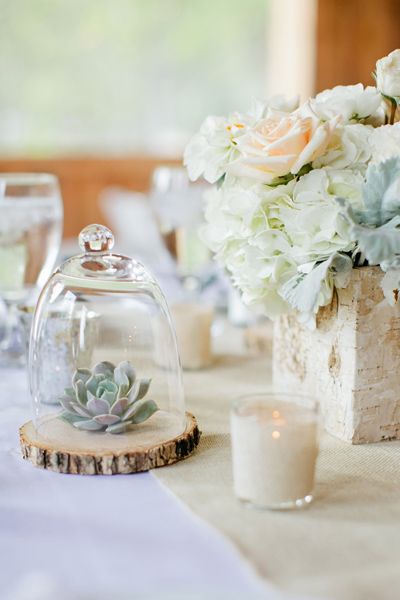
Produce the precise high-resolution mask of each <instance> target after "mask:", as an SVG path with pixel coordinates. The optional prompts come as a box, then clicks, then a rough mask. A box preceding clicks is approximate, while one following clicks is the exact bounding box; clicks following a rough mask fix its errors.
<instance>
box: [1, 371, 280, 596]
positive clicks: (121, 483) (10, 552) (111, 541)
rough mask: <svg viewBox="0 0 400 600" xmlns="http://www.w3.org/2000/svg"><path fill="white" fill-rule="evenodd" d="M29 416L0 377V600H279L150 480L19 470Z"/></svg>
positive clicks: (20, 384) (17, 383)
mask: <svg viewBox="0 0 400 600" xmlns="http://www.w3.org/2000/svg"><path fill="white" fill-rule="evenodd" d="M30 417H31V413H30V402H29V398H28V391H27V382H26V375H25V373H24V372H23V371H10V370H8V371H4V370H3V371H0V423H1V427H0V490H1V493H0V556H1V562H0V581H1V590H2V592H1V598H2V599H3V600H55V599H56V598H57V600H70V599H74V600H75V599H79V600H87V599H96V600H100V599H103V598H104V599H108V600H117V599H119V598H143V599H145V598H146V599H147V598H150V597H151V598H153V597H154V598H159V599H161V600H162V599H164V598H175V599H178V598H225V597H229V598H246V599H250V598H253V597H254V598H267V599H275V598H281V594H280V593H278V592H277V591H275V590H274V589H273V588H271V589H267V588H265V587H263V584H262V583H261V582H260V580H259V579H258V578H257V577H256V575H255V573H254V572H253V571H252V569H251V567H250V566H249V565H248V564H247V563H246V562H245V561H244V560H243V559H242V558H241V557H240V556H239V554H238V552H237V551H236V549H235V548H234V546H233V545H231V543H230V542H228V541H227V540H226V539H225V538H224V537H222V536H221V535H220V534H219V533H218V532H217V531H216V530H214V529H213V528H211V527H210V526H209V525H207V524H205V523H204V522H203V521H201V520H199V519H198V518H197V517H195V516H194V515H193V514H192V513H190V512H189V510H188V509H186V507H185V506H184V505H183V504H181V503H180V501H178V500H177V499H176V498H175V497H174V496H173V495H172V494H171V493H170V492H169V491H168V490H167V489H166V488H164V487H163V486H162V485H161V484H160V483H159V482H158V481H157V480H156V479H155V478H154V477H153V476H152V474H151V473H143V474H136V475H126V476H122V475H119V476H114V477H82V476H74V475H60V474H56V473H52V472H48V471H44V470H39V469H35V468H34V467H33V466H32V465H31V464H29V463H25V462H24V461H23V460H22V458H21V456H20V454H19V445H18V427H19V425H21V424H22V423H23V422H25V421H26V420H28V419H29V418H30ZM199 485H201V482H199ZM227 595H228V596H227Z"/></svg>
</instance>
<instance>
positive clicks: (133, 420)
mask: <svg viewBox="0 0 400 600" xmlns="http://www.w3.org/2000/svg"><path fill="white" fill-rule="evenodd" d="M150 383H151V379H137V378H136V372H135V369H134V368H133V366H132V365H131V363H130V362H129V361H124V362H121V363H119V365H117V366H115V365H113V364H112V363H110V362H101V363H98V364H97V365H96V366H95V367H94V368H93V369H92V370H91V371H90V370H89V369H78V370H77V371H75V373H74V375H73V377H72V387H70V388H66V389H65V390H64V396H62V397H61V398H60V403H61V405H62V407H63V409H64V410H63V412H62V413H61V414H60V418H61V419H63V420H64V421H67V422H68V423H71V424H72V425H73V426H74V427H76V428H77V429H84V430H86V431H106V432H108V433H122V432H124V431H126V430H127V428H128V427H129V426H130V425H136V424H138V423H143V421H146V420H147V419H148V418H149V417H151V415H152V414H154V413H155V412H156V411H157V410H158V406H157V404H156V403H155V402H154V400H145V399H144V397H145V395H146V394H147V392H148V389H149V387H150Z"/></svg>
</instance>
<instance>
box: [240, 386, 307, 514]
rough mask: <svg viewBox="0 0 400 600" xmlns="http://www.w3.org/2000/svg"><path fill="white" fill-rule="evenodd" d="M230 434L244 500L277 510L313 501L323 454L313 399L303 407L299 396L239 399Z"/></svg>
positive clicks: (256, 396)
mask: <svg viewBox="0 0 400 600" xmlns="http://www.w3.org/2000/svg"><path fill="white" fill-rule="evenodd" d="M285 399H286V398H285ZM287 400H291V398H289V396H287ZM297 400H298V401H299V402H300V401H303V402H304V400H305V399H303V398H302V399H300V398H299V399H297ZM295 402H296V403H295ZM310 402H311V401H310ZM231 434H232V462H233V478H234V491H235V495H236V496H237V497H238V498H239V499H240V500H242V501H244V502H247V503H249V504H252V505H254V506H257V507H261V508H275V509H279V508H281V509H283V508H297V507H301V506H304V505H307V504H309V503H310V502H311V501H312V491H313V487H314V472H315V463H316V459H317V456H318V416H317V411H316V409H315V404H314V403H311V404H309V405H308V406H300V405H299V404H297V401H296V398H293V402H290V401H288V402H286V401H283V400H282V396H281V395H275V394H265V395H255V396H248V397H247V398H242V399H239V400H238V401H237V402H236V403H235V404H234V407H233V409H232V413H231Z"/></svg>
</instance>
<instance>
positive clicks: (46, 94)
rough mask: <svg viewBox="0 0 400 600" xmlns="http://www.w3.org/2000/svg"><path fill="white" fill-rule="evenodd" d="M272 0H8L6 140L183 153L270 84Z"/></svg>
mask: <svg viewBox="0 0 400 600" xmlns="http://www.w3.org/2000/svg"><path fill="white" fill-rule="evenodd" d="M267 8H268V0H84V1H82V0H35V1H32V0H1V3H0V23H1V32H2V33H1V36H0V80H1V86H0V151H1V153H2V154H3V155H4V154H23V155H25V156H37V155H52V154H57V153H58V154H61V153H62V154H66V153H74V152H75V153H77V152H80V153H83V152H90V153H92V154H93V153H99V154H102V153H103V154H104V153H110V152H115V153H122V152H136V153H138V152H139V153H143V154H155V155H177V154H179V153H180V152H181V150H182V147H183V145H184V143H185V141H186V140H187V138H188V137H189V135H190V134H191V133H192V132H193V131H194V130H196V129H197V128H198V127H199V125H200V123H201V121H202V120H203V118H204V116H205V115H207V114H224V113H227V112H230V111H231V110H242V109H246V108H247V106H248V105H249V100H250V99H251V98H252V97H263V96H265V92H266V90H265V75H266V41H267V40H266V38H267V17H268V15H267V12H268V11H267Z"/></svg>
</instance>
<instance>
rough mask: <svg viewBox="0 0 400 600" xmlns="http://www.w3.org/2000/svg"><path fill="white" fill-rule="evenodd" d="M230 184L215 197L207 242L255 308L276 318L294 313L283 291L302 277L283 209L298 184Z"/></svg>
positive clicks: (209, 213) (206, 231)
mask: <svg viewBox="0 0 400 600" xmlns="http://www.w3.org/2000/svg"><path fill="white" fill-rule="evenodd" d="M246 183H247V182H235V180H230V181H229V182H228V185H224V186H223V187H222V188H220V189H214V190H212V191H210V192H209V194H208V195H207V198H206V201H207V203H206V211H205V217H206V222H207V224H206V226H204V227H203V229H202V238H203V240H204V241H205V242H206V244H207V245H208V246H209V247H210V248H211V250H213V251H214V252H215V254H216V257H217V259H218V260H219V261H220V262H221V263H222V264H223V265H224V266H225V267H226V268H227V269H228V271H229V272H230V274H231V275H232V279H233V281H234V283H235V285H237V286H238V287H239V288H240V289H241V290H242V292H243V299H244V301H245V302H246V303H247V304H250V305H252V306H253V307H254V308H255V309H258V310H261V311H262V312H264V313H265V314H268V315H269V316H271V317H272V316H276V315H277V314H280V313H282V312H284V311H286V310H287V309H288V306H287V304H286V302H285V301H284V300H283V299H282V297H281V296H280V295H279V291H278V290H279V286H280V285H281V284H282V282H284V281H286V280H287V279H288V278H289V277H290V276H292V275H293V274H294V273H295V272H296V265H295V263H294V261H293V260H292V258H291V257H290V250H291V244H290V241H289V240H288V237H287V235H286V234H285V232H284V231H282V229H281V226H282V223H281V221H280V220H279V214H278V212H279V211H278V207H279V206H280V205H283V206H286V205H290V204H291V203H292V199H291V192H292V189H293V183H290V184H288V185H282V186H279V187H277V188H268V187H267V186H264V185H262V184H257V183H256V184H251V185H247V184H246Z"/></svg>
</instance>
